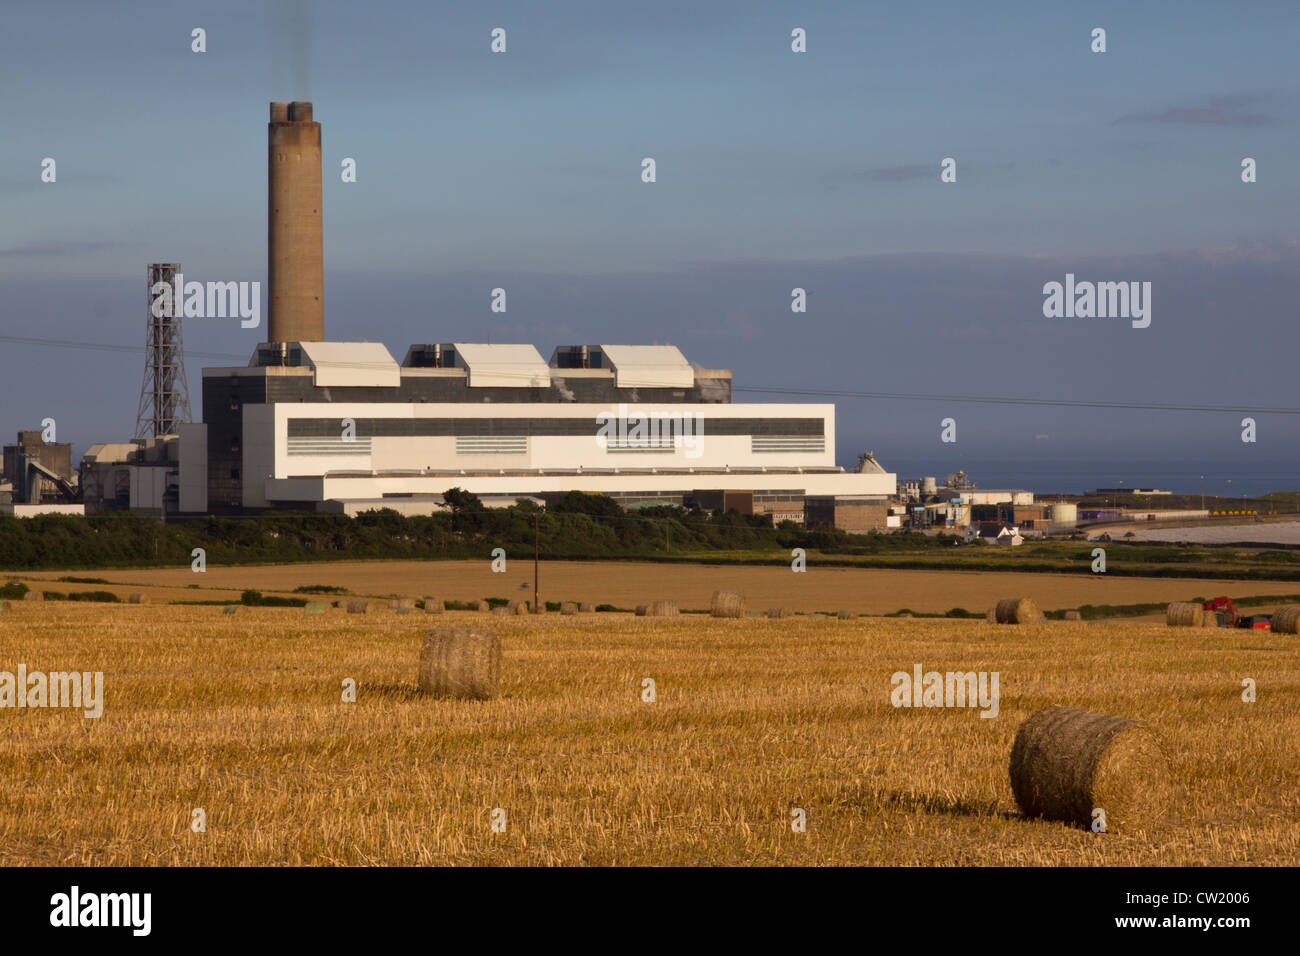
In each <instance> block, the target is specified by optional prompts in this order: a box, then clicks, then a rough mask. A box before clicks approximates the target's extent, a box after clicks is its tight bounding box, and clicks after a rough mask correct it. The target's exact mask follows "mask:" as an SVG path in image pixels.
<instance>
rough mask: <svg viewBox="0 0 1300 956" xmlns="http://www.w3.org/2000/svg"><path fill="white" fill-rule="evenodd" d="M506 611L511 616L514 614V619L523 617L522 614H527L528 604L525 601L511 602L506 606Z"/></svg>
mask: <svg viewBox="0 0 1300 956" xmlns="http://www.w3.org/2000/svg"><path fill="white" fill-rule="evenodd" d="M506 610H507V611H509V612H510V613H511V614H514V615H515V616H516V617H518V616H520V615H523V614H527V613H528V602H527V601H511V602H510V603H509V604H507V605H506Z"/></svg>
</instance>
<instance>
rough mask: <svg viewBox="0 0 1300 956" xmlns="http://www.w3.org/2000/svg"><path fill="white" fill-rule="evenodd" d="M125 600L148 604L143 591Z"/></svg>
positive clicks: (28, 594) (147, 597) (147, 596)
mask: <svg viewBox="0 0 1300 956" xmlns="http://www.w3.org/2000/svg"><path fill="white" fill-rule="evenodd" d="M26 596H27V597H31V592H30V591H29V592H28V593H27V595H26ZM127 600H129V601H130V602H131V603H132V604H148V603H149V595H147V594H145V593H144V592H143V591H136V592H135V593H134V594H132V595H131V596H130V597H129V598H128V599H127Z"/></svg>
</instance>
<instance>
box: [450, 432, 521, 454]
mask: <svg viewBox="0 0 1300 956" xmlns="http://www.w3.org/2000/svg"><path fill="white" fill-rule="evenodd" d="M456 454H458V455H526V454H528V439H527V438H526V437H524V436H523V435H458V436H456Z"/></svg>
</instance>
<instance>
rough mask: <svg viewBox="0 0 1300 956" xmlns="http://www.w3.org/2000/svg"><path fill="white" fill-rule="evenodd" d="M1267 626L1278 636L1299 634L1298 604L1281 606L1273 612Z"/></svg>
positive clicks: (1299, 608) (1299, 605)
mask: <svg viewBox="0 0 1300 956" xmlns="http://www.w3.org/2000/svg"><path fill="white" fill-rule="evenodd" d="M1268 626H1269V629H1270V630H1273V631H1276V632H1277V633H1279V634H1300V604H1283V605H1282V606H1281V607H1280V608H1278V609H1277V610H1276V611H1274V612H1273V618H1272V620H1270V621H1269V624H1268Z"/></svg>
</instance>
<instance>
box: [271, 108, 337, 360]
mask: <svg viewBox="0 0 1300 956" xmlns="http://www.w3.org/2000/svg"><path fill="white" fill-rule="evenodd" d="M267 147H268V150H267V152H268V156H267V160H268V163H267V185H268V190H267V230H266V232H267V236H266V253H267V255H266V265H267V286H268V287H269V293H268V296H269V298H268V301H267V305H268V310H267V311H268V316H267V341H268V342H321V341H324V339H325V303H324V295H325V274H324V265H323V261H324V240H323V238H322V230H321V165H320V163H321V160H320V123H316V122H313V121H312V118H311V104H310V103H306V102H301V101H298V102H293V103H272V104H271V122H270V123H268V124H267Z"/></svg>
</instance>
